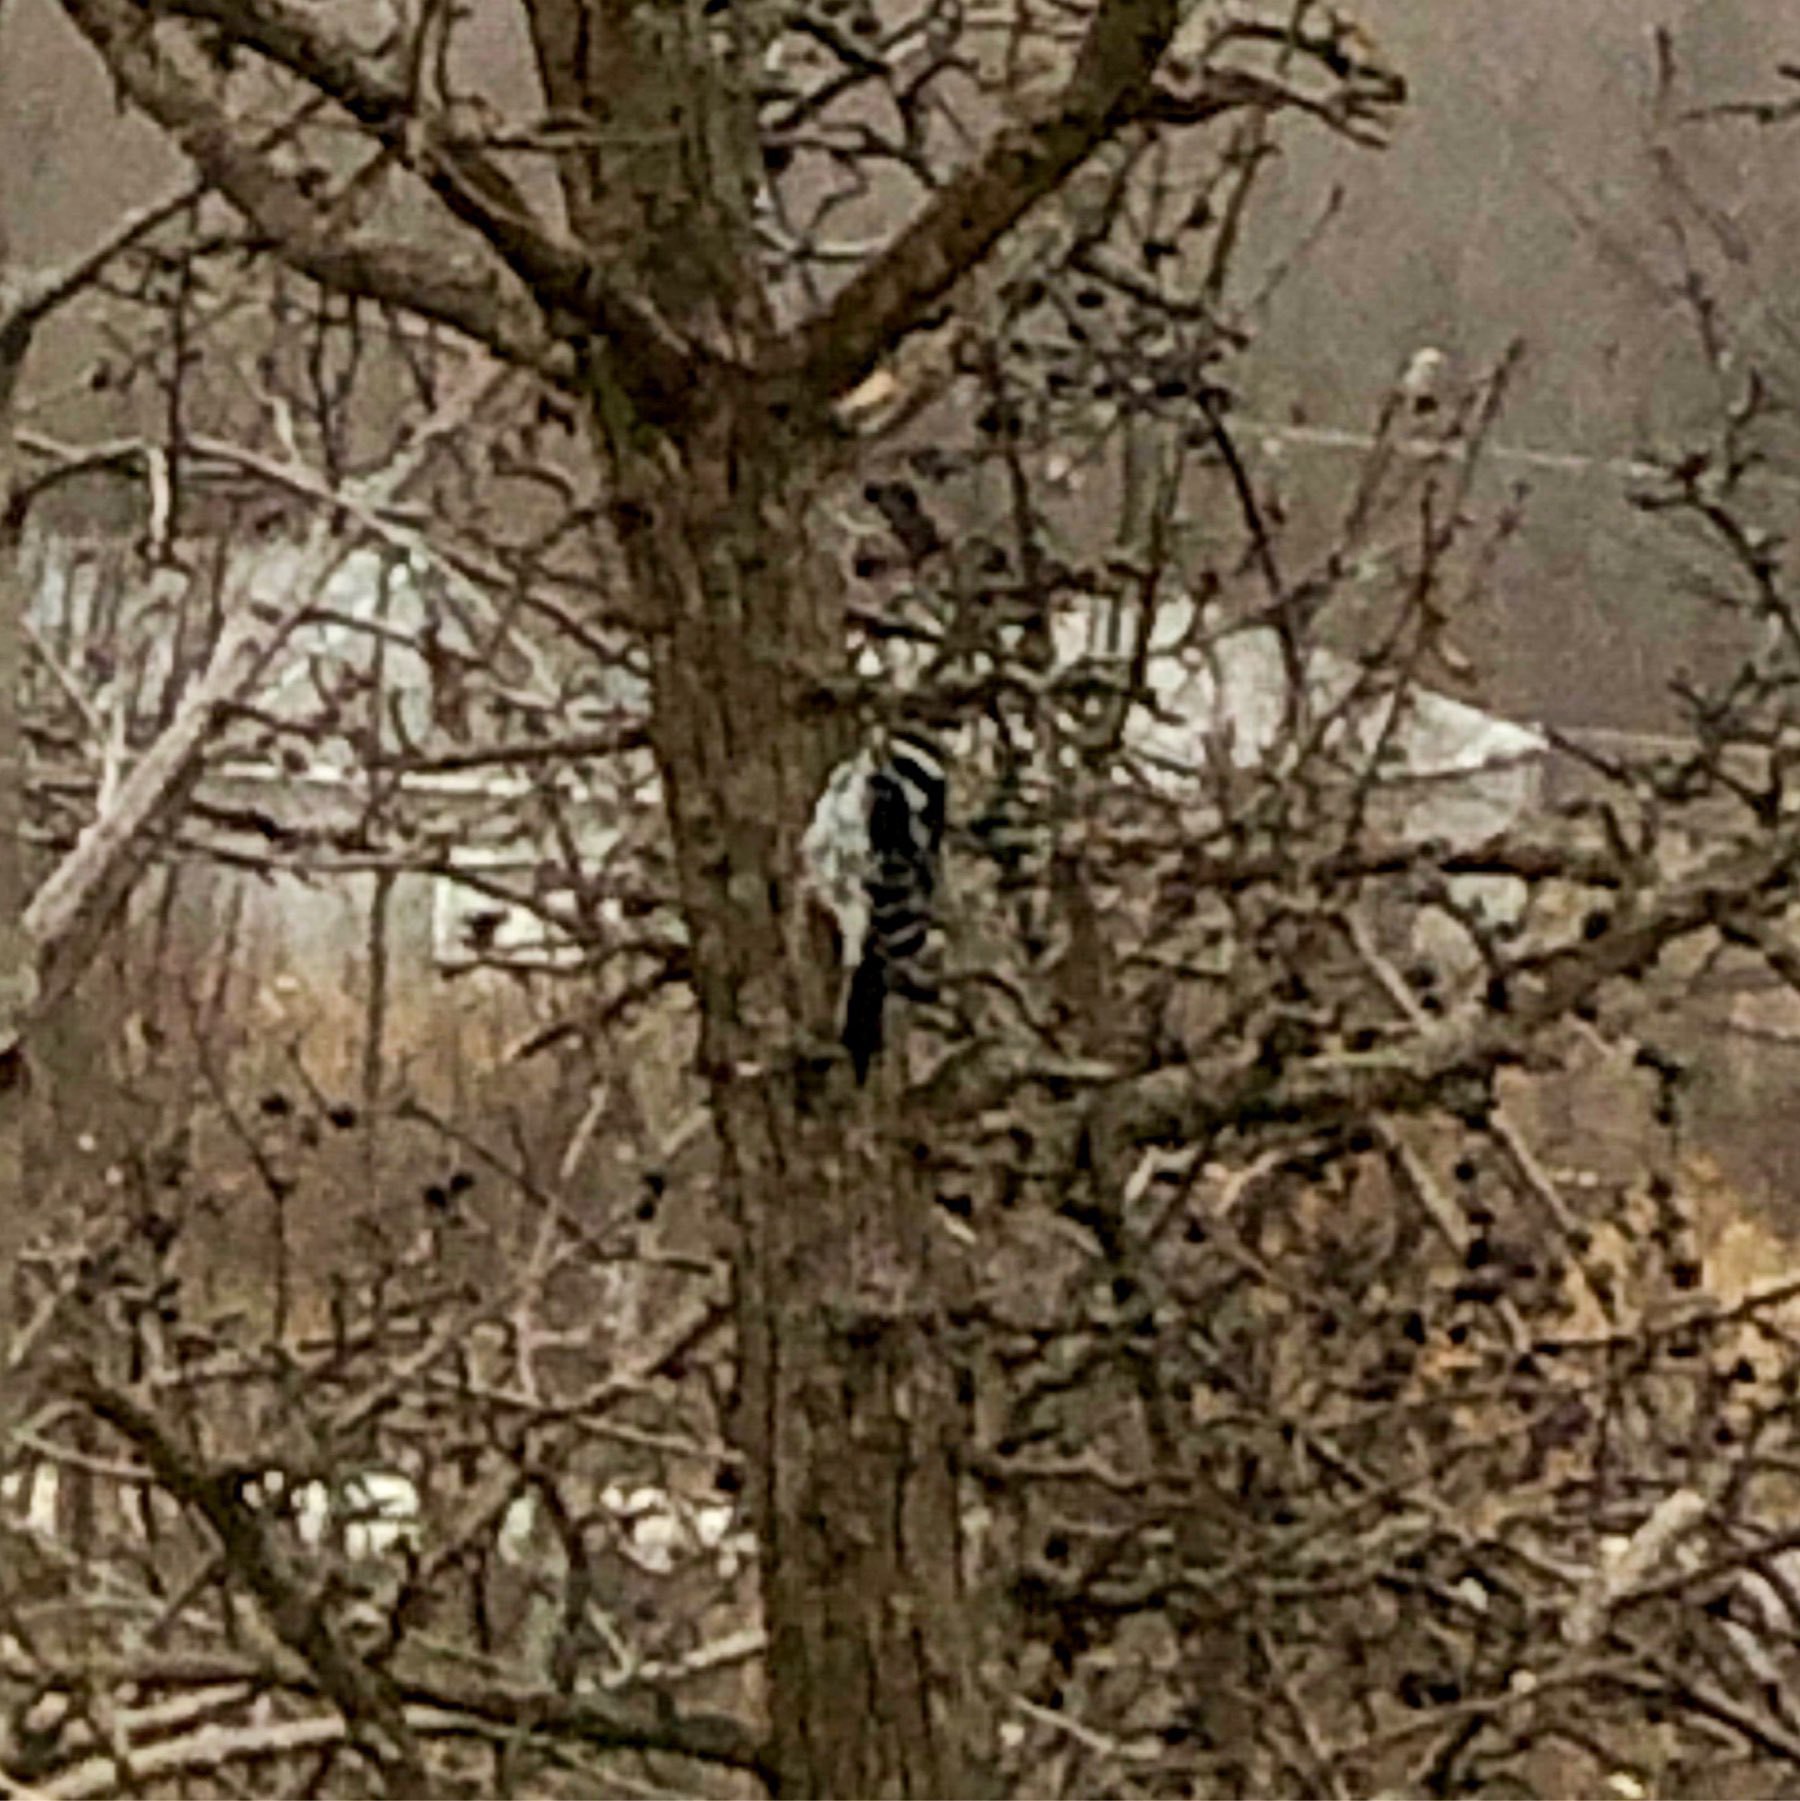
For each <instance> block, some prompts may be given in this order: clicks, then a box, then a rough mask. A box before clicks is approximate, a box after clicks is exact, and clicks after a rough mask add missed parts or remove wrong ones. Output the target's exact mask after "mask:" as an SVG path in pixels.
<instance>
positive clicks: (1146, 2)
mask: <svg viewBox="0 0 1800 1801" xmlns="http://www.w3.org/2000/svg"><path fill="white" fill-rule="evenodd" d="M1179 23H1180V7H1179V6H1178V5H1177V4H1176V0H1101V5H1100V8H1099V10H1098V11H1097V12H1096V14H1095V15H1094V19H1093V22H1092V24H1091V25H1090V26H1089V28H1088V34H1087V37H1086V40H1085V41H1084V42H1083V44H1082V47H1081V53H1080V55H1079V57H1078V58H1077V60H1076V64H1075V70H1074V73H1073V74H1072V75H1071V76H1070V78H1069V80H1068V82H1067V84H1066V85H1065V86H1064V87H1063V89H1062V90H1061V92H1059V93H1058V94H1056V95H1054V96H1053V97H1052V98H1051V99H1050V100H1049V101H1048V103H1047V104H1045V105H1043V106H1041V107H1039V108H1038V109H1037V111H1036V112H1035V114H1034V115H1033V116H1032V117H1031V118H1029V119H1027V120H1025V121H1024V122H1023V123H1021V124H1018V125H1013V126H1009V127H1007V128H1006V129H1004V130H1003V131H1001V132H1000V134H999V135H998V136H997V137H996V138H995V139H994V141H993V143H992V144H991V145H990V146H989V147H988V150H987V153H986V154H985V155H984V156H983V157H982V158H981V159H980V160H979V161H978V162H976V163H974V164H972V165H971V166H970V167H969V168H967V169H965V170H964V171H963V172H962V173H961V174H959V175H958V176H957V177H956V178H955V179H954V180H953V181H951V182H950V183H949V184H948V185H947V186H946V187H944V188H943V189H942V190H941V191H940V192H939V193H938V195H937V196H936V198H935V199H934V200H933V201H932V203H931V204H930V205H929V206H928V207H927V208H926V209H925V211H924V212H923V213H922V214H921V215H920V216H919V217H918V218H917V219H916V220H914V222H913V223H912V225H911V226H909V227H908V228H907V230H906V231H904V232H902V233H901V235H900V237H899V238H898V239H897V240H896V241H895V242H894V243H893V244H892V245H891V246H890V247H889V248H888V249H887V250H886V251H885V252H884V253H883V254H882V255H881V256H879V257H878V258H876V260H875V261H874V262H873V263H871V264H870V265H869V267H868V268H866V269H864V270H863V272H862V273H861V274H860V275H858V276H857V278H856V279H855V280H854V281H852V282H851V283H850V284H849V286H848V287H846V288H845V289H844V290H843V292H842V293H841V294H839V295H838V297H837V298H836V300H834V301H833V302H832V304H831V305H830V306H829V307H828V308H827V309H826V310H825V311H824V312H823V313H822V314H820V315H819V316H818V317H817V318H816V319H813V320H811V321H809V322H808V323H807V324H806V325H805V326H804V327H802V328H801V329H800V331H799V332H798V333H796V334H795V335H794V337H793V338H792V339H791V340H790V341H789V342H788V344H787V346H786V347H785V354H786V356H787V358H788V359H790V360H791V362H792V364H793V365H794V366H795V367H796V368H797V369H798V371H799V373H800V376H801V380H802V382H803V383H804V385H805V387H806V389H807V391H808V393H809V394H810V396H811V397H812V398H813V399H814V400H815V401H817V402H819V403H821V404H823V403H825V402H828V401H830V400H833V399H835V398H836V397H837V396H838V395H840V394H844V393H847V392H848V391H849V390H850V389H851V388H854V387H855V386H856V385H857V384H858V383H859V382H860V381H862V380H863V379H864V378H865V377H866V376H867V375H868V374H869V372H870V371H871V370H872V369H873V368H874V367H875V364H876V363H877V362H878V361H879V360H880V358H881V357H883V356H884V355H886V354H887V353H888V352H889V351H890V350H891V349H892V348H893V346H894V345H895V344H896V343H898V341H899V340H900V339H901V338H903V337H905V336H906V334H907V333H908V332H910V331H912V330H914V329H915V328H916V327H917V326H918V325H919V323H920V322H921V320H922V319H923V318H924V317H925V316H926V315H927V314H928V313H929V312H930V310H931V308H932V307H933V306H934V305H935V304H936V303H937V302H938V301H939V300H941V299H942V298H943V296H944V295H945V294H946V293H948V292H949V290H950V289H951V288H952V287H953V286H954V285H955V284H956V283H957V282H958V281H960V280H961V279H962V277H963V276H965V275H966V274H968V273H969V271H970V270H972V269H973V268H974V267H975V265H976V264H977V263H979V262H980V261H981V259H982V258H983V257H984V256H986V255H987V253H988V252H989V251H990V250H991V249H993V247H994V245H995V244H997V243H998V242H999V241H1000V239H1001V238H1002V237H1003V236H1005V234H1006V233H1007V232H1008V231H1010V230H1011V229H1012V227H1013V226H1014V225H1016V224H1017V223H1018V221H1019V220H1020V219H1022V218H1023V217H1024V216H1025V214H1026V213H1028V212H1029V211H1030V210H1031V208H1032V207H1034V206H1035V205H1037V203H1038V202H1039V201H1040V200H1042V199H1044V198H1045V197H1046V196H1047V195H1049V194H1052V193H1054V192H1055V191H1056V189H1057V188H1058V187H1059V186H1061V184H1062V183H1063V181H1064V180H1066V179H1067V177H1068V176H1069V175H1070V174H1072V173H1073V172H1074V170H1075V169H1077V168H1078V167H1079V166H1080V165H1081V164H1082V163H1083V162H1084V161H1085V160H1086V159H1087V158H1088V157H1089V156H1090V155H1092V154H1093V152H1094V151H1095V150H1097V149H1098V148H1099V147H1100V146H1101V145H1102V144H1104V143H1105V142H1106V141H1107V140H1108V139H1109V138H1110V137H1112V136H1113V134H1114V133H1115V132H1116V131H1117V130H1118V128H1119V126H1120V125H1121V124H1123V123H1124V122H1126V121H1127V120H1129V119H1130V118H1132V117H1134V116H1135V115H1136V114H1137V113H1139V112H1140V111H1141V110H1142V109H1143V108H1144V107H1145V106H1146V105H1147V104H1148V103H1149V100H1150V97H1151V82H1152V79H1153V77H1154V76H1155V73H1156V68H1157V64H1158V63H1159V62H1160V61H1161V60H1162V57H1163V54H1164V52H1165V51H1166V50H1167V49H1168V46H1169V41H1170V39H1171V38H1172V37H1173V36H1174V34H1175V29H1176V26H1177V25H1178V24H1179ZM1234 92H1235V90H1234ZM1232 103H1233V104H1238V103H1240V102H1239V101H1238V100H1237V99H1235V98H1234V100H1233V102H1232Z"/></svg>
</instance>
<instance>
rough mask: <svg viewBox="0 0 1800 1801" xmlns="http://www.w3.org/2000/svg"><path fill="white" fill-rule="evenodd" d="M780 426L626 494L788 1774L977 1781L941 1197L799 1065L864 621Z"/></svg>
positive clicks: (727, 420)
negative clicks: (812, 520) (838, 691)
mask: <svg viewBox="0 0 1800 1801" xmlns="http://www.w3.org/2000/svg"><path fill="white" fill-rule="evenodd" d="M780 442H781V436H780V432H779V430H778V428H777V427H776V426H775V424H774V423H773V422H772V421H770V420H769V419H767V417H766V416H762V417H759V416H757V415H754V414H752V415H750V416H748V417H742V416H738V415H735V414H734V413H733V411H732V409H731V408H730V407H729V405H727V406H723V407H721V408H720V409H719V412H718V414H717V416H716V417H715V418H714V419H713V420H712V421H710V422H709V424H708V427H707V429H706V430H705V431H704V432H701V433H698V434H696V435H695V437H694V439H693V440H692V441H691V442H690V444H689V445H688V447H687V449H686V452H685V455H684V459H683V462H682V466H681V468H680V470H679V471H678V472H677V471H676V470H673V469H669V470H667V471H666V472H661V471H659V472H651V471H648V470H645V471H640V472H639V478H640V480H639V483H638V484H637V491H636V492H634V493H628V494H626V495H625V497H624V498H623V499H622V502H621V514H622V524H623V527H624V530H623V534H622V535H623V540H624V545H625V550H626V554H627V557H628V559H629V562H630V565H631V568H632V571H633V574H634V576H635V578H636V580H637V582H638V584H639V586H640V588H641V589H642V591H643V592H644V593H645V594H646V595H647V596H649V597H651V598H652V599H653V600H654V603H655V605H656V607H657V611H658V614H659V617H660V618H661V620H662V621H663V629H662V631H661V632H660V634H659V639H658V643H659V654H658V657H657V665H656V680H657V708H656V720H657V724H656V737H657V748H658V752H659V755H660V758H661V762H662V768H663V772H664V778H665V782H666V784H667V790H668V796H669V803H670V811H671V816H672V825H673V829H674V836H675V841H676V845H677V851H678V857H679V863H680V873H681V880H682V888H683V899H684V904H685V908H686V912H687V917H688V920H689V923H690V928H691V930H692V933H693V940H694V943H693V965H694V971H695V979H696V981H697V983H698V985H699V991H700V992H699V998H700V1004H701V1012H702V1019H703V1028H702V1031H703V1045H702V1056H703V1062H704V1066H705V1071H706V1074H707V1077H708V1079H709V1081H710V1082H711V1084H712V1090H713V1098H714V1114H715V1119H716V1122H717V1127H718V1131H719V1136H720V1143H721V1149H722V1152H723V1156H724V1163H725V1172H726V1182H725V1190H726V1194H727V1197H728V1203H729V1205H730V1206H731V1208H732V1211H733V1213H734V1215H735V1224H736V1227H737V1245H738V1250H737V1258H736V1321H737V1332H738V1352H739V1395H738V1405H737V1409H736V1420H735V1432H736V1436H737V1438H738V1440H739V1442H740V1444H741V1446H742V1448H743V1449H744V1451H745V1452H746V1454H747V1457H748V1460H749V1464H750V1468H751V1471H752V1476H753V1480H752V1493H751V1500H752V1505H753V1507H754V1508H755V1511H756V1514H757V1517H758V1520H759V1525H760V1528H761V1537H762V1555H763V1580H764V1606H765V1613H766V1620H767V1626H768V1633H769V1643H770V1653H769V1658H770V1666H769V1693H770V1696H771V1722H770V1724H771V1745H770V1751H769V1763H770V1767H771V1769H772V1771H773V1772H774V1775H775V1779H776V1782H777V1786H778V1788H779V1789H780V1791H781V1792H782V1793H786V1794H834V1795H921V1794H930V1795H960V1794H969V1793H975V1792H980V1791H981V1790H982V1788H983V1786H984V1785H983V1783H982V1781H981V1773H980V1756H981V1747H982V1746H983V1745H984V1744H985V1743H986V1742H987V1739H988V1734H987V1731H986V1728H985V1725H984V1722H983V1711H982V1706H981V1701H980V1696H979V1692H978V1689H977V1686H976V1680H975V1671H976V1630H977V1627H976V1620H975V1616H974V1613H973V1610H972V1609H971V1607H970V1606H969V1605H968V1597H967V1596H966V1595H965V1593H964V1590H963V1570H962V1563H961V1558H960V1556H959V1545H958V1532H959V1527H958V1519H959V1510H958V1505H957V1493H956V1473H955V1471H956V1441H957V1436H958V1423H957V1415H956V1403H955V1395H954V1391H953V1387H952V1379H951V1373H950V1365H949V1360H948V1358H947V1356H946V1355H945V1352H944V1348H943V1346H942V1344H941V1342H940V1340H939V1322H940V1320H941V1318H942V1312H943V1294H942V1291H941V1288H940V1284H939V1281H938V1276H937V1272H936V1271H934V1269H933V1268H932V1263H931V1257H930V1239H929V1237H928V1233H927V1227H928V1225H929V1200H928V1197H927V1196H926V1195H924V1194H923V1193H922V1192H921V1191H920V1189H919V1187H918V1185H917V1184H916V1183H915V1182H914V1181H912V1180H910V1179H909V1176H908V1172H907V1170H906V1169H905V1168H904V1167H902V1165H901V1162H900V1160H899V1159H898V1157H896V1156H895V1155H894V1153H893V1152H892V1150H891V1149H890V1148H888V1147H890V1146H891V1144H892V1142H893V1136H894V1135H893V1134H892V1133H891V1132H890V1131H886V1130H883V1127H884V1125H886V1124H888V1123H891V1122H890V1121H889V1118H888V1114H887V1111H886V1108H885V1105H884V1102H883V1101H882V1099H881V1098H880V1097H879V1094H877V1095H876V1096H875V1097H874V1098H865V1097H862V1096H859V1095H856V1093H855V1091H853V1090H851V1089H850V1088H849V1084H848V1079H847V1072H843V1071H840V1072H838V1076H837V1080H838V1081H840V1082H841V1084H842V1086H841V1088H839V1089H837V1090H835V1091H833V1092H831V1093H830V1094H829V1096H828V1097H827V1098H826V1101H825V1104H822V1105H809V1104H808V1096H807V1093H806V1082H805V1078H804V1074H803V1067H802V1066H803V1064H804V1060H805V1059H804V1052H803V1046H804V1044H805V1043H806V1040H807V1036H808V1032H809V1029H810V1030H812V1031H816V1030H817V1029H818V1028H819V1027H820V1026H821V1025H822V1024H823V1023H824V1022H825V1020H826V1019H827V1017H828V1009H829V1007H830V1004H831V993H832V990H833V987H834V984H833V982H832V980H831V972H830V971H828V970H825V969H822V968H820V967H819V966H818V965H817V964H816V963H814V962H812V961H811V960H810V959H808V958H807V957H806V956H805V954H804V952H803V951H802V950H801V948H800V947H799V945H798V944H797V943H796V942H795V938H794V934H795V933H796V932H797V931H798V930H799V926H798V921H797V918H796V909H795V908H794V906H793V905H792V900H793V896H792V894H791V893H790V892H789V885H790V882H791V872H792V870H793V868H794V852H795V842H794V840H795V838H796V836H797V832H798V829H799V827H800V825H802V824H803V823H804V820H805V817H806V811H807V806H808V804H809V802H810V798H811V796H812V795H813V794H814V793H815V792H816V791H817V787H818V784H819V780H820V778H821V776H822V773H823V767H824V764H825V762H826V761H828V759H829V756H830V754H832V753H833V751H834V750H835V749H836V748H841V745H834V743H833V739H834V737H835V736H836V734H834V733H833V731H832V730H830V729H829V728H825V727H822V726H821V724H820V722H819V721H817V720H816V719H809V718H808V716H807V711H806V708H805V706H804V704H803V700H804V696H805V694H806V692H807V691H808V690H809V689H810V688H811V687H812V686H813V684H814V683H816V681H817V680H818V679H819V677H820V676H821V675H824V674H827V673H831V672H833V671H835V670H836V668H837V662H838V659H840V658H841V655H842V648H841V647H842V643H843V632H842V623H841V618H840V613H839V608H840V605H841V602H840V600H839V597H838V591H837V588H836V584H835V583H834V582H833V581H832V580H831V579H830V576H829V573H828V572H826V571H824V570H822V569H820V568H819V567H818V564H817V561H816V553H814V552H813V551H812V549H811V547H810V545H809V542H808V536H807V530H806V527H807V519H806V511H805V505H804V497H803V494H800V493H796V492H795V490H794V488H793V487H791V486H790V485H788V484H787V483H786V482H784V480H783V459H782V457H781V456H780V454H779V451H778V450H773V451H772V447H776V446H779V444H780Z"/></svg>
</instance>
